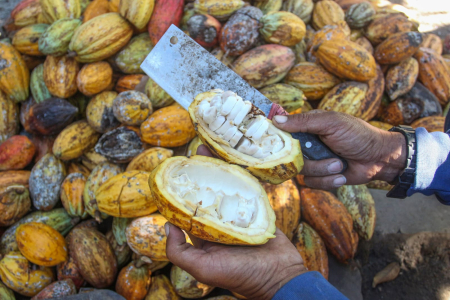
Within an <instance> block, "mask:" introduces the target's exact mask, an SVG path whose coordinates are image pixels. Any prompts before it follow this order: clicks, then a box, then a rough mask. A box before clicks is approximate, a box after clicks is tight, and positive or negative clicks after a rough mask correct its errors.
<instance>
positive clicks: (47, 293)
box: [31, 279, 77, 300]
mask: <svg viewBox="0 0 450 300" xmlns="http://www.w3.org/2000/svg"><path fill="white" fill-rule="evenodd" d="M76 294H77V288H76V286H75V284H74V283H73V281H72V279H65V280H61V281H56V282H53V283H52V284H50V285H48V286H47V287H46V288H44V289H43V290H42V291H40V292H39V294H37V295H36V296H34V297H33V298H31V300H41V299H51V298H59V297H64V296H70V295H76Z"/></svg>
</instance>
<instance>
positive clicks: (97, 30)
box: [69, 13, 133, 63]
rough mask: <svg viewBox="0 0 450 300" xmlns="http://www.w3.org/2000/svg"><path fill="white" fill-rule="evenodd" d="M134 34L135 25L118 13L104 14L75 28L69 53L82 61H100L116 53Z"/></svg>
mask: <svg viewBox="0 0 450 300" xmlns="http://www.w3.org/2000/svg"><path fill="white" fill-rule="evenodd" d="M132 35H133V27H132V26H131V24H130V23H128V22H127V20H125V19H124V18H122V17H121V16H120V15H119V14H118V13H107V14H103V15H100V16H98V17H95V18H93V19H92V20H89V21H88V22H86V23H84V24H83V25H81V26H80V27H78V28H77V29H76V30H75V33H74V34H73V36H72V39H71V41H70V44H69V51H72V52H71V53H70V52H69V54H70V55H74V56H75V59H76V60H77V61H79V62H82V63H90V62H96V61H100V60H103V59H105V58H108V57H111V56H113V55H114V54H116V53H117V51H119V50H120V49H122V47H123V46H125V45H126V44H127V43H128V41H129V40H130V38H131V36H132Z"/></svg>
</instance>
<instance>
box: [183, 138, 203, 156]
mask: <svg viewBox="0 0 450 300" xmlns="http://www.w3.org/2000/svg"><path fill="white" fill-rule="evenodd" d="M200 145H203V143H202V140H201V139H200V138H199V137H198V136H196V137H195V138H194V139H193V140H192V141H191V142H190V143H189V146H188V149H187V151H186V156H187V157H191V156H193V155H196V154H197V149H198V147H199V146H200Z"/></svg>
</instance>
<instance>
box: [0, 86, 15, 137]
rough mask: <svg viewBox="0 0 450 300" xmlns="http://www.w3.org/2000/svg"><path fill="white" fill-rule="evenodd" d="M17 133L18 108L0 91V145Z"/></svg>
mask: <svg viewBox="0 0 450 300" xmlns="http://www.w3.org/2000/svg"><path fill="white" fill-rule="evenodd" d="M18 132H19V106H18V105H17V104H16V103H14V102H13V101H11V100H9V98H8V97H7V96H6V95H5V94H4V93H3V92H2V91H0V145H1V144H2V143H3V142H4V141H6V140H7V139H9V138H10V137H12V136H13V135H15V134H16V133H18Z"/></svg>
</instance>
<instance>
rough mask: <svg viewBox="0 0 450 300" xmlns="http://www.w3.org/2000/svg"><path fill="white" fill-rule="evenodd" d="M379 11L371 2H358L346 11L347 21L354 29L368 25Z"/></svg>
mask: <svg viewBox="0 0 450 300" xmlns="http://www.w3.org/2000/svg"><path fill="white" fill-rule="evenodd" d="M376 13H377V12H376V11H375V9H374V8H373V6H372V4H370V3H369V2H361V3H356V4H353V5H352V6H350V8H349V9H348V10H347V11H346V12H345V21H346V22H347V24H348V26H350V28H352V29H358V28H363V27H366V26H367V25H368V24H369V23H370V22H372V20H373V18H374V17H375V14H376Z"/></svg>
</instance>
